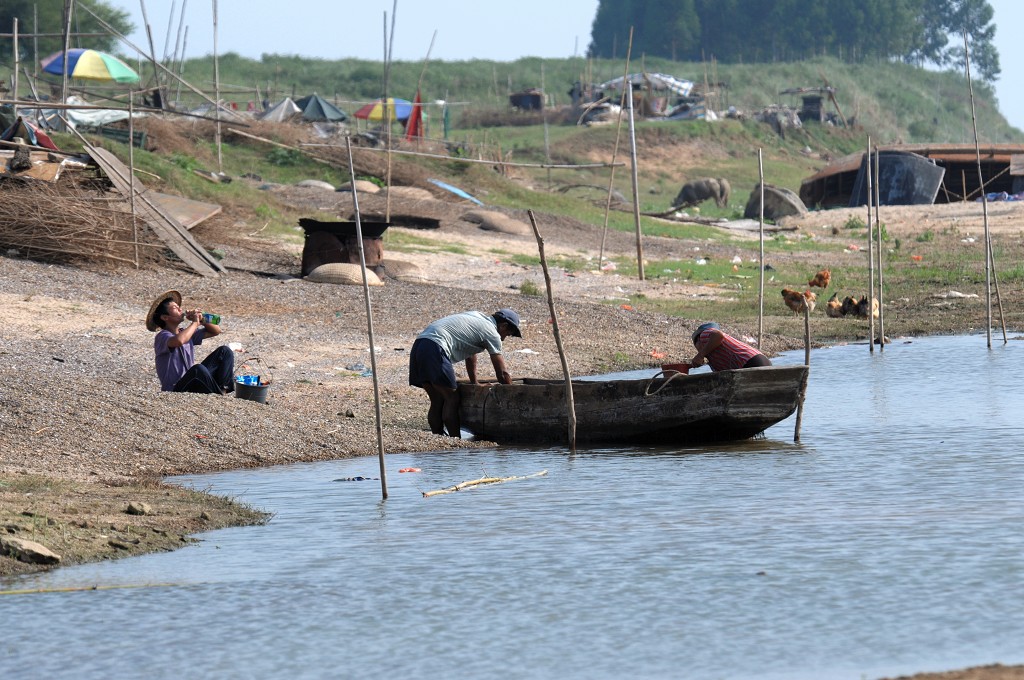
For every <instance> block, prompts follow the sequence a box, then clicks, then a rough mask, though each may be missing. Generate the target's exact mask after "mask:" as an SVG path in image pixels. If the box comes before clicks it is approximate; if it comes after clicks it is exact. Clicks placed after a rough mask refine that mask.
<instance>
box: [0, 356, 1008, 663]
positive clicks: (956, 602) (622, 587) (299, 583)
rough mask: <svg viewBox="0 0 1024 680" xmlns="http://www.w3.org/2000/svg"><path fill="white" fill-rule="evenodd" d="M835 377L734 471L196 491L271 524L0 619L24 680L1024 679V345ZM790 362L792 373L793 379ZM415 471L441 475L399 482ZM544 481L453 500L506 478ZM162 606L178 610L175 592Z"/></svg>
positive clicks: (87, 579) (29, 599)
mask: <svg viewBox="0 0 1024 680" xmlns="http://www.w3.org/2000/svg"><path fill="white" fill-rule="evenodd" d="M993 344H994V348H993V349H992V350H988V349H986V346H985V338H984V336H971V337H946V338H927V339H919V340H914V341H913V342H904V341H900V340H897V341H896V342H895V343H893V344H892V345H890V346H888V347H887V348H886V349H885V351H884V352H879V351H877V350H876V352H875V353H874V354H873V355H871V354H869V353H868V349H867V347H866V346H864V345H857V346H844V347H837V348H832V349H826V350H820V351H816V352H814V353H813V355H812V361H811V364H812V369H811V380H810V386H809V391H808V397H807V404H806V408H805V412H804V419H803V428H802V438H801V439H802V441H801V442H800V444H794V443H793V429H794V419H793V418H790V419H789V420H787V421H785V422H784V423H781V424H780V425H777V426H775V427H774V428H772V429H770V430H769V431H768V433H767V437H766V438H765V439H762V440H755V441H751V442H745V443H742V444H735V445H727V446H722V445H715V446H711V447H692V448H688V449H682V450H671V449H666V448H644V449H618V448H616V449H590V450H586V451H581V452H579V453H578V454H577V455H576V456H573V457H570V456H568V455H567V454H566V453H565V452H564V451H562V450H561V449H540V450H516V449H500V450H482V451H461V452H452V453H435V454H409V455H405V454H401V455H389V456H388V458H387V469H388V488H389V492H390V497H389V498H388V500H387V501H385V502H381V500H380V484H379V482H377V481H362V482H352V481H348V482H346V481H334V480H338V479H340V478H345V477H355V476H365V477H376V476H378V474H379V470H378V463H377V459H376V458H363V459H357V460H346V461H337V462H331V463H318V464H308V465H293V466H287V467H277V468H269V469H261V470H246V471H241V472H232V473H225V474H218V475H205V476H198V477H187V478H178V480H177V481H179V482H180V483H183V484H188V485H191V486H195V487H199V488H210V489H211V490H212V491H214V492H215V493H220V494H224V495H229V496H233V497H237V498H239V499H241V500H243V501H246V502H249V503H252V504H254V505H256V506H258V507H260V508H263V509H266V510H269V511H272V512H274V513H275V515H274V518H273V520H272V521H271V522H270V523H269V524H267V525H266V526H262V527H247V528H238V529H227V530H223V531H218V532H213V533H210V534H206V535H204V536H202V539H203V540H202V542H201V543H199V544H197V545H194V546H190V547H187V548H184V549H182V550H179V551H176V552H174V553H167V554H159V555H149V556H145V557H141V558H133V559H129V560H123V561H120V562H112V563H104V564H95V565H85V566H81V567H72V568H64V569H60V570H57V571H55V572H53V573H49V574H42V575H38V576H33V577H30V578H25V579H19V580H17V581H15V582H14V583H10V582H8V583H4V584H3V585H4V586H7V587H12V586H13V587H17V588H69V587H78V586H90V585H103V586H108V585H121V586H140V587H131V588H124V589H110V590H97V591H85V592H61V593H44V594H33V595H24V596H6V597H2V598H0V617H2V618H3V619H4V620H6V621H11V622H12V623H14V625H11V626H9V627H8V630H7V631H6V634H5V636H4V639H3V641H2V642H0V658H4V659H5V660H6V661H7V663H6V664H5V668H7V669H11V668H27V669H30V670H29V672H28V673H27V675H25V676H24V677H46V678H63V677H66V678H72V677H73V678H84V677H87V678H101V677H102V678H110V677H147V678H164V677H166V678H172V677H173V678H178V677H217V678H236V677H237V678H251V677H260V678H265V677H284V676H288V677H296V678H322V677H358V678H367V677H396V676H397V677H426V676H434V677H474V678H476V677H501V678H555V677H557V678H588V679H590V678H623V677H630V678H687V679H698V680H700V679H705V678H707V679H712V678H759V679H767V680H774V679H780V678H794V679H804V678H806V679H810V678H830V679H831V678H838V679H842V678H850V679H860V678H873V677H878V676H881V675H897V674H900V673H910V672H916V671H923V670H944V669H951V668H959V667H964V666H970V665H976V664H983V663H992V662H1002V663H1022V662H1024V608H1022V607H1021V606H1020V602H1019V598H1020V596H1019V590H1020V583H1021V579H1022V576H1024V532H1022V531H1021V526H1022V520H1024V500H1022V496H1021V489H1022V482H1024V455H1022V454H1021V451H1022V450H1024V446H1022V445H1024V425H1022V424H1021V422H1020V414H1021V413H1022V412H1024V409H1022V406H1024V403H1022V402H1024V396H1022V391H1021V390H1020V389H1019V383H1020V380H1019V376H1020V371H1019V369H1018V366H1019V365H1020V364H1021V360H1022V359H1024V344H1022V343H1021V342H1020V341H1015V340H1011V342H1010V343H1009V344H1008V345H1006V346H1004V345H1002V342H1001V337H998V339H996V336H994V341H993ZM802 359H803V353H802V352H799V353H793V354H791V355H787V356H785V357H783V358H782V360H781V362H780V363H794V362H799V361H801V360H802ZM405 467H418V468H421V469H422V472H420V473H405V474H400V473H398V472H397V471H398V470H399V469H401V468H405ZM541 470H547V475H546V476H543V477H539V478H534V479H527V480H522V481H515V482H509V483H506V484H502V485H497V486H492V487H485V488H477V489H475V490H471V491H464V492H460V493H457V494H450V495H442V496H434V497H430V498H424V497H423V496H422V494H421V492H423V491H427V490H432V489H439V488H442V487H447V486H451V485H452V484H455V483H458V482H460V481H464V480H468V479H475V478H478V477H481V476H485V475H495V476H507V475H529V474H532V473H535V472H539V471H541ZM153 584H166V585H153Z"/></svg>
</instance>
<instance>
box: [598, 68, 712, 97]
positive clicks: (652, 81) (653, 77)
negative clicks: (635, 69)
mask: <svg viewBox="0 0 1024 680" xmlns="http://www.w3.org/2000/svg"><path fill="white" fill-rule="evenodd" d="M626 77H627V78H628V79H629V83H630V85H632V86H633V87H649V88H651V89H652V90H668V91H669V92H672V93H674V94H677V95H679V96H680V97H689V96H690V92H691V91H692V90H693V83H692V82H691V81H689V80H683V79H681V78H676V77H675V76H669V75H665V74H664V73H630V74H629V76H626ZM622 80H623V77H622V76H619V77H618V78H615V79H614V80H609V81H608V82H605V83H601V84H600V85H598V86H597V87H598V89H601V90H615V91H616V92H617V91H619V90H621V89H622Z"/></svg>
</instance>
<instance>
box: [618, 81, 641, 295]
mask: <svg viewBox="0 0 1024 680" xmlns="http://www.w3.org/2000/svg"><path fill="white" fill-rule="evenodd" d="M627 80H628V78H627ZM627 85H629V96H628V98H627V99H628V101H629V160H630V165H631V166H632V173H631V175H632V186H633V222H634V223H635V225H636V271H637V278H639V279H640V280H641V281H643V280H644V246H643V241H642V234H641V233H640V187H639V179H638V177H637V168H636V164H637V161H636V128H635V127H634V123H633V86H632V85H631V84H629V83H626V82H623V83H622V87H623V89H625V88H626V86H627Z"/></svg>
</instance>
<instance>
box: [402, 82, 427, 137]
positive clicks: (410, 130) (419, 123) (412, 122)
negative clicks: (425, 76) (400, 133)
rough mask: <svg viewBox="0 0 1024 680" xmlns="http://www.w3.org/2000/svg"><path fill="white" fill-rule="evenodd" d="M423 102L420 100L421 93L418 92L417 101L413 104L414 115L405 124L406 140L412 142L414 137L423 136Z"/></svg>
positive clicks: (411, 114)
mask: <svg viewBox="0 0 1024 680" xmlns="http://www.w3.org/2000/svg"><path fill="white" fill-rule="evenodd" d="M422 128H423V101H422V100H421V99H420V91H419V90H416V99H414V100H413V102H412V113H410V114H409V120H407V121H406V123H405V138H406V139H407V140H409V141H412V139H413V137H422V136H423V130H422Z"/></svg>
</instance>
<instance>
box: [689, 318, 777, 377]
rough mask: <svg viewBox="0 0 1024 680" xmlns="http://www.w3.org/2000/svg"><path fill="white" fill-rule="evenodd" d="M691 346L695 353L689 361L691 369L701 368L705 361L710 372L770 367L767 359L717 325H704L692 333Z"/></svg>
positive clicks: (770, 363)
mask: <svg viewBox="0 0 1024 680" xmlns="http://www.w3.org/2000/svg"><path fill="white" fill-rule="evenodd" d="M692 340H693V346H694V347H696V348H697V353H696V354H695V355H694V356H693V359H691V360H690V365H691V366H692V367H693V368H696V367H698V366H703V365H704V361H705V360H707V362H708V364H709V365H710V366H711V370H712V371H727V370H730V369H735V368H754V367H756V366H771V365H772V362H771V361H769V360H768V357H766V356H765V355H763V354H761V352H760V351H759V350H757V349H755V348H753V347H751V346H750V345H748V344H746V343H745V342H740V341H739V340H737V339H736V338H734V337H732V336H730V335H727V334H725V333H723V332H722V330H721V328H720V327H719V325H718V324H717V323H705V324H701V325H700V326H698V327H697V330H695V331H694V332H693V337H692Z"/></svg>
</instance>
